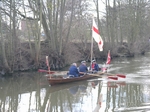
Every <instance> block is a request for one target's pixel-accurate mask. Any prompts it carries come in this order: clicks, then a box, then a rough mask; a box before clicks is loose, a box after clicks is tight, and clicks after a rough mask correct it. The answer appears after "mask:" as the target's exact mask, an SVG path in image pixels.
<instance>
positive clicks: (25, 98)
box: [0, 53, 150, 112]
mask: <svg viewBox="0 0 150 112" xmlns="http://www.w3.org/2000/svg"><path fill="white" fill-rule="evenodd" d="M149 57H150V53H146V54H145V55H144V56H136V57H134V58H125V57H121V58H117V59H113V60H112V62H111V66H110V73H112V74H123V75H126V78H119V79H118V80H112V79H108V78H96V79H91V80H86V81H80V82H75V83H69V84H62V85H57V86H49V84H48V81H47V80H46V77H45V74H44V73H38V72H32V73H26V72H25V73H17V74H15V75H14V76H12V77H7V78H4V77H3V78H0V112H150V106H149V105H150V70H149V68H150V64H149V63H150V59H149Z"/></svg>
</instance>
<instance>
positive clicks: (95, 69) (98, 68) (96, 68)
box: [90, 60, 100, 72]
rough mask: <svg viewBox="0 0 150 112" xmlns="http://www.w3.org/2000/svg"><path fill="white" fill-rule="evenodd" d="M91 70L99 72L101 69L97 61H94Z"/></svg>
mask: <svg viewBox="0 0 150 112" xmlns="http://www.w3.org/2000/svg"><path fill="white" fill-rule="evenodd" d="M90 69H91V70H92V72H98V71H99V70H100V67H99V66H98V64H97V63H96V61H95V60H92V65H91V66H90Z"/></svg>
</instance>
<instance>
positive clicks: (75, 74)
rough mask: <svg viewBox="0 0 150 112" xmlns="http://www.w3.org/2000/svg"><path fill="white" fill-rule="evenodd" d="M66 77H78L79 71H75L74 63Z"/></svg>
mask: <svg viewBox="0 0 150 112" xmlns="http://www.w3.org/2000/svg"><path fill="white" fill-rule="evenodd" d="M68 75H73V77H78V76H79V71H78V69H77V64H76V63H73V64H72V65H71V66H70V68H69V72H68Z"/></svg>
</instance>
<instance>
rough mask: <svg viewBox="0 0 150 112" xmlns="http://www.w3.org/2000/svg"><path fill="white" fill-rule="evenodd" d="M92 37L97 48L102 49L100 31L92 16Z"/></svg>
mask: <svg viewBox="0 0 150 112" xmlns="http://www.w3.org/2000/svg"><path fill="white" fill-rule="evenodd" d="M92 37H93V38H94V40H95V41H96V42H97V44H98V48H99V50H100V51H103V40H102V38H101V36H100V33H99V31H98V27H97V25H96V23H95V20H94V18H93V26H92Z"/></svg>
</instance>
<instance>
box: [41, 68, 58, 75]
mask: <svg viewBox="0 0 150 112" xmlns="http://www.w3.org/2000/svg"><path fill="white" fill-rule="evenodd" d="M38 72H45V73H48V74H53V73H55V71H48V70H43V69H38Z"/></svg>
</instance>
